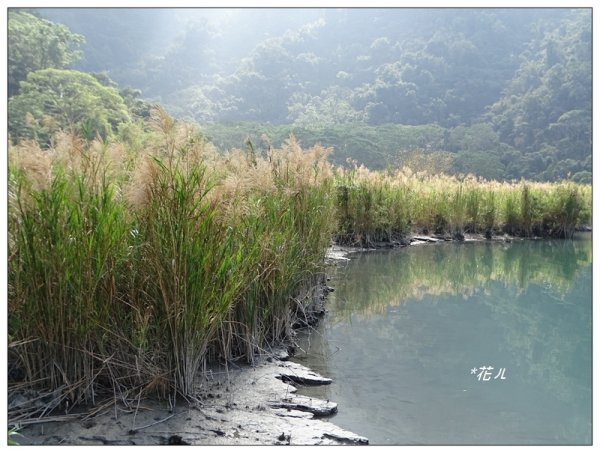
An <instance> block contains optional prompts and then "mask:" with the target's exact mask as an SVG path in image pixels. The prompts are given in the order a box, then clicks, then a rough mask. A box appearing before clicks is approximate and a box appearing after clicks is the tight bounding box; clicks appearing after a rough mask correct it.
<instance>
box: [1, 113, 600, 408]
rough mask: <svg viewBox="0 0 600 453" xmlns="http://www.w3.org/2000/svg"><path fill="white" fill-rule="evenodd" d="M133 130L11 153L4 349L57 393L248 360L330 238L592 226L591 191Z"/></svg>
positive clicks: (290, 313) (132, 387) (189, 386)
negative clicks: (376, 167)
mask: <svg viewBox="0 0 600 453" xmlns="http://www.w3.org/2000/svg"><path fill="white" fill-rule="evenodd" d="M147 129H148V130H147V131H146V132H145V133H144V134H145V136H144V137H143V138H139V139H131V137H130V138H129V139H128V140H126V141H124V142H110V143H108V142H102V141H100V140H83V139H80V138H78V137H77V136H74V135H69V134H59V135H57V136H56V137H55V139H54V140H53V148H52V149H49V150H41V149H40V148H39V146H38V144H37V143H35V142H23V143H20V144H18V145H16V146H12V147H11V148H10V149H9V192H8V195H9V217H8V221H9V231H8V233H9V234H8V241H9V244H8V250H9V260H8V273H9V279H8V282H9V287H8V295H9V297H8V316H9V319H8V326H9V340H10V351H9V353H10V358H11V359H10V360H11V363H12V364H13V365H14V366H15V367H18V368H19V369H20V370H22V371H23V373H24V375H25V380H26V381H27V382H28V383H30V384H31V385H34V386H38V387H40V388H44V389H51V390H60V392H59V393H60V395H62V396H61V397H60V398H62V399H64V400H65V401H66V400H67V399H68V400H70V401H71V402H72V403H75V402H86V403H94V402H95V401H96V398H97V397H98V395H99V394H101V393H102V392H103V391H105V390H107V389H109V390H110V391H111V393H113V394H124V393H127V392H135V395H141V394H144V393H153V394H159V395H164V396H166V395H171V394H181V395H185V396H193V395H194V393H195V387H194V386H195V383H196V377H197V375H198V373H200V372H201V370H202V369H203V367H204V366H205V364H206V362H207V361H211V360H221V361H223V360H247V361H252V360H253V358H254V357H255V354H256V353H257V352H258V351H259V350H260V349H261V348H264V347H265V346H267V345H269V344H274V343H277V342H278V341H279V340H281V339H283V338H285V337H286V336H288V335H289V334H290V325H291V321H292V319H294V317H297V316H302V315H303V312H304V311H305V310H306V308H307V306H308V305H309V303H310V301H311V295H312V293H313V292H314V289H315V286H316V281H315V276H316V275H318V274H319V273H320V272H321V271H322V270H323V265H324V255H325V250H326V248H327V246H328V245H329V244H330V243H331V239H332V237H335V238H337V240H338V242H341V243H346V244H360V245H371V244H373V243H375V242H380V241H391V240H394V239H395V238H401V237H403V236H404V235H406V234H408V233H409V232H411V231H425V232H431V233H439V234H450V235H461V234H462V233H463V232H486V233H488V234H492V233H495V234H498V233H503V232H507V233H514V234H523V235H529V234H537V235H546V234H547V235H553V236H561V237H569V236H570V235H571V234H572V232H573V230H574V229H575V227H576V226H577V225H578V224H580V223H586V222H590V219H591V187H589V186H581V185H576V184H573V183H560V184H542V183H526V182H519V183H498V182H485V181H482V180H478V179H475V178H471V177H469V178H463V179H458V178H454V177H446V176H437V177H432V176H427V175H424V174H418V173H417V174H415V173H412V172H411V171H410V170H398V171H388V172H372V171H369V170H367V169H366V168H363V167H354V168H352V169H349V170H344V169H334V168H333V167H332V166H331V165H330V164H329V163H328V160H327V158H328V154H329V153H330V150H329V149H325V148H323V147H321V146H314V147H312V148H310V149H307V150H303V149H302V148H301V147H300V145H299V144H298V142H297V141H296V140H295V139H294V138H290V139H289V140H288V141H286V142H285V143H284V145H283V146H282V147H281V148H280V149H271V150H269V151H268V153H265V152H263V153H262V154H261V153H257V152H256V151H255V149H254V147H253V146H251V144H249V146H248V149H246V150H232V151H230V152H227V153H225V154H219V153H217V152H216V150H215V148H214V147H213V146H212V145H211V144H209V143H207V142H206V141H205V140H204V139H203V137H202V136H201V135H200V134H199V133H198V132H197V130H195V129H194V128H193V127H192V126H189V125H186V124H182V123H178V122H176V121H174V120H173V119H172V118H170V117H169V116H168V115H167V114H166V113H165V112H164V111H162V110H160V109H157V110H156V111H154V112H153V115H152V119H151V121H150V122H149V123H148V124H147ZM134 138H135V137H134ZM142 144H143V146H142Z"/></svg>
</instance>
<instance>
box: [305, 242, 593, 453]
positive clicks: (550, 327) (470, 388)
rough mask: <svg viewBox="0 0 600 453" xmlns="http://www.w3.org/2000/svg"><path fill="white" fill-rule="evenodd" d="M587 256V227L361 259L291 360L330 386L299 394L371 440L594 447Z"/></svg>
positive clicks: (338, 282) (338, 275) (348, 267)
mask: <svg viewBox="0 0 600 453" xmlns="http://www.w3.org/2000/svg"><path fill="white" fill-rule="evenodd" d="M591 262H592V245H591V236H590V235H580V236H578V237H577V238H576V239H575V240H572V241H570V240H569V241H556V240H543V241H515V242H512V243H462V244H458V243H442V244H431V245H419V246H414V247H409V248H405V249H401V250H394V251H378V252H370V253H364V254H356V255H353V256H352V259H351V260H350V261H349V262H347V263H346V264H343V265H341V266H339V267H337V269H335V270H334V271H333V278H332V283H331V284H332V286H333V287H334V288H335V292H333V293H332V294H331V295H330V296H329V301H328V305H327V308H328V310H329V313H328V315H327V316H326V318H325V320H324V322H322V323H321V325H320V326H319V327H318V329H317V330H316V331H314V332H313V333H312V334H311V335H310V336H308V337H307V338H304V339H303V342H302V346H303V348H304V349H305V350H306V353H305V354H300V355H298V356H297V357H296V358H295V360H296V361H298V362H300V363H302V364H305V365H307V366H309V367H311V368H313V369H314V370H315V371H318V372H320V373H322V374H324V375H325V376H328V377H331V378H333V379H334V382H333V384H331V385H330V386H325V387H318V388H309V387H306V388H303V389H301V391H300V392H301V393H303V394H305V395H309V396H315V397H319V398H323V399H330V400H332V401H335V402H337V403H338V404H339V412H338V414H337V415H335V416H334V417H332V419H331V421H332V422H333V423H335V424H337V425H339V426H341V427H343V428H345V429H349V430H351V431H354V432H356V433H359V434H361V435H364V436H366V437H368V438H369V440H370V443H371V444H402V445H407V444H426V445H451V444H478V445H488V444H492V445H497V444H517V445H527V444H535V445H545V444H590V443H591V435H592V434H591V433H592V424H591V414H592V400H591V385H592V382H591V363H592V353H591V345H592V330H591V329H592V317H591V311H592V290H591V286H592V265H591ZM482 367H492V368H493V369H489V368H486V369H483V370H482V369H481V368H482Z"/></svg>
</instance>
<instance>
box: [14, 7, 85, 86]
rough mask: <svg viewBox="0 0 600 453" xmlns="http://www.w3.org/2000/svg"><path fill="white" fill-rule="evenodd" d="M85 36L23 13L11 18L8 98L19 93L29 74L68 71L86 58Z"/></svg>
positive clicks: (60, 25)
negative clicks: (84, 53) (82, 57)
mask: <svg viewBox="0 0 600 453" xmlns="http://www.w3.org/2000/svg"><path fill="white" fill-rule="evenodd" d="M84 42H85V39H84V37H83V36H81V35H78V34H75V33H72V32H71V31H70V30H69V29H68V28H67V27H65V26H64V25H62V24H56V23H53V22H50V21H48V20H45V19H40V18H38V17H35V16H34V15H32V14H30V13H27V12H23V11H18V10H16V11H10V12H9V14H8V95H9V97H10V96H13V95H15V94H17V92H18V90H19V82H21V81H22V80H25V78H26V77H27V74H29V73H30V72H32V71H38V70H40V69H46V68H57V69H64V68H68V67H69V66H70V65H71V64H72V63H74V62H75V61H77V60H79V59H80V58H81V56H82V53H81V51H80V50H79V46H80V45H81V44H83V43H84Z"/></svg>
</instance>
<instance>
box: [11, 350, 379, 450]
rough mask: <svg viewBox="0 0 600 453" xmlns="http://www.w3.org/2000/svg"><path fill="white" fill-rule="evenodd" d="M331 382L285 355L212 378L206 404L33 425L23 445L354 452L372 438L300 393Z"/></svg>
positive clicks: (126, 409)
mask: <svg viewBox="0 0 600 453" xmlns="http://www.w3.org/2000/svg"><path fill="white" fill-rule="evenodd" d="M330 382H331V380H330V379H328V378H326V377H323V376H320V375H318V374H316V373H313V372H312V371H310V370H309V369H308V368H306V367H304V366H302V365H299V364H296V363H293V362H290V361H287V358H286V357H285V354H281V353H275V354H268V355H263V356H261V357H259V358H258V360H257V364H256V365H255V366H247V367H242V368H236V369H229V370H220V371H217V372H213V373H208V376H207V378H206V379H205V380H204V381H203V382H202V383H200V384H199V396H200V397H201V401H202V402H201V403H195V404H190V403H188V402H178V403H177V404H176V405H175V407H173V408H170V407H169V404H168V403H167V402H165V401H163V402H156V401H148V400H142V401H141V402H140V403H139V407H138V406H137V405H136V404H135V403H133V404H128V406H125V405H123V404H118V405H113V406H111V407H108V408H107V409H106V410H105V412H104V413H101V414H98V415H96V416H94V417H89V418H86V417H80V418H78V419H74V420H66V419H63V420H60V421H55V422H46V423H39V424H31V425H29V426H27V427H25V428H24V429H22V430H21V434H22V436H23V437H19V438H18V439H16V440H17V441H18V442H19V444H21V445H348V444H354V445H359V444H367V443H368V440H367V439H366V438H365V437H362V436H359V435H357V434H354V433H352V432H349V431H346V430H343V429H341V428H339V427H337V426H336V425H334V424H333V423H330V422H328V421H327V420H326V418H325V417H327V416H328V415H332V414H334V413H335V412H337V405H336V404H335V403H334V402H331V401H324V400H319V399H315V398H308V397H304V396H299V395H297V394H296V390H297V386H299V385H327V384H329V383H330Z"/></svg>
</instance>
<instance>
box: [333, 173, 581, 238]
mask: <svg viewBox="0 0 600 453" xmlns="http://www.w3.org/2000/svg"><path fill="white" fill-rule="evenodd" d="M336 196H337V199H336V201H337V203H336V205H337V209H336V216H337V231H336V235H337V236H336V237H337V240H338V242H341V243H344V244H353V245H362V246H370V245H373V244H374V243H377V242H382V241H390V240H393V239H398V238H401V237H403V236H404V235H406V234H408V233H410V232H419V233H425V234H439V235H450V236H453V237H455V238H461V237H462V236H463V235H464V233H482V234H485V235H486V236H487V237H492V236H493V235H498V234H509V235H516V236H526V237H528V236H545V237H561V238H569V237H571V236H572V235H573V233H574V231H575V229H576V228H577V226H578V225H581V224H589V223H590V222H591V206H592V203H591V199H592V198H591V197H592V188H591V186H590V185H581V184H576V183H572V182H561V183H538V182H527V181H520V182H516V181H515V182H494V181H485V180H481V179H477V178H474V177H471V176H468V177H464V178H457V177H454V176H443V175H436V176H430V175H427V174H423V173H413V172H412V171H411V170H410V169H402V170H397V171H393V172H374V171H371V170H368V169H367V168H365V167H355V168H354V169H351V170H345V169H338V170H337V172H336Z"/></svg>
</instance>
